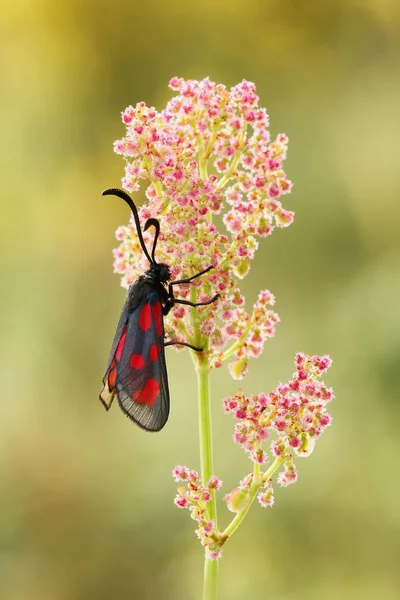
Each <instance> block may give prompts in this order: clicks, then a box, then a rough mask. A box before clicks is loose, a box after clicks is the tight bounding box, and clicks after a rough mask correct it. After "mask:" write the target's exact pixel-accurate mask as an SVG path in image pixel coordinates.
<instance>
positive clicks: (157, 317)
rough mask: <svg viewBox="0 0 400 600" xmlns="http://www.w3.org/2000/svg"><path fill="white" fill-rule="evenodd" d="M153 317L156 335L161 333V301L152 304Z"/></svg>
mask: <svg viewBox="0 0 400 600" xmlns="http://www.w3.org/2000/svg"><path fill="white" fill-rule="evenodd" d="M152 309H153V319H154V322H155V324H156V328H157V333H158V335H162V314H161V303H160V302H156V304H153V307H152Z"/></svg>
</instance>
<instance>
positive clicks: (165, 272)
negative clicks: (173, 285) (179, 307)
mask: <svg viewBox="0 0 400 600" xmlns="http://www.w3.org/2000/svg"><path fill="white" fill-rule="evenodd" d="M146 276H147V278H148V279H151V280H152V281H159V282H160V283H165V282H166V281H169V280H170V279H171V269H170V268H169V266H168V265H165V264H163V263H153V264H152V265H151V267H150V270H149V271H147V273H146Z"/></svg>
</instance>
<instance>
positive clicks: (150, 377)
mask: <svg viewBox="0 0 400 600" xmlns="http://www.w3.org/2000/svg"><path fill="white" fill-rule="evenodd" d="M132 288H133V289H132V302H131V304H130V305H129V306H128V319H127V322H126V324H125V326H126V337H125V341H124V343H123V347H122V353H121V356H120V359H119V360H117V361H116V378H115V390H116V394H117V398H118V402H119V405H120V407H121V409H122V411H123V412H124V413H125V414H126V415H127V416H128V417H129V418H130V419H132V421H134V422H135V423H136V424H137V425H139V427H142V428H143V429H145V430H146V431H160V429H162V428H163V427H164V425H165V423H166V422H167V419H168V415H169V405H170V400H169V388H168V376H167V368H166V363H165V352H164V322H163V316H162V303H161V297H160V294H159V292H158V291H157V289H155V288H154V286H152V285H150V284H147V283H144V282H143V281H140V280H139V281H138V282H137V283H136V285H134V286H132ZM135 288H136V293H135ZM124 308H125V307H124ZM123 314H124V311H123ZM120 322H122V324H121V330H122V331H121V335H123V331H124V327H125V326H124V321H123V319H122V315H121V319H120ZM117 333H118V331H117ZM116 337H117V336H116ZM118 344H119V342H117V344H116V346H115V352H116V351H117V348H118V349H119V350H120V346H119V345H118ZM112 360H113V359H112V358H111V362H112ZM110 364H111V363H110Z"/></svg>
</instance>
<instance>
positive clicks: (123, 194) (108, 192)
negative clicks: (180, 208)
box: [101, 188, 160, 264]
mask: <svg viewBox="0 0 400 600" xmlns="http://www.w3.org/2000/svg"><path fill="white" fill-rule="evenodd" d="M101 195H102V196H117V197H118V198H121V200H124V201H125V202H126V203H127V205H128V206H129V208H130V209H131V211H132V214H133V218H134V219H135V225H136V231H137V234H138V238H139V242H140V245H141V247H142V250H143V252H144V254H145V256H146V258H147V260H148V261H149V263H150V264H152V263H153V262H155V260H154V259H153V260H152V259H151V258H150V254H149V253H148V251H147V248H146V246H145V243H144V239H143V235H142V230H141V227H140V221H139V215H138V211H137V208H136V206H135V204H134V202H133V200H132V198H131V197H130V196H129V194H127V193H126V192H124V191H123V190H119V189H118V188H107V189H106V190H104V192H102V194H101ZM155 220H156V219H148V221H147V223H146V227H145V229H147V224H148V223H149V221H155ZM151 225H153V223H151ZM156 229H157V228H156ZM158 229H160V225H158ZM157 238H158V234H157V231H156V238H155V239H156V240H157ZM152 255H153V256H154V244H153V252H152Z"/></svg>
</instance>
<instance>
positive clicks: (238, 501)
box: [224, 488, 250, 513]
mask: <svg viewBox="0 0 400 600" xmlns="http://www.w3.org/2000/svg"><path fill="white" fill-rule="evenodd" d="M224 500H225V502H226V505H227V507H228V508H229V510H230V511H231V512H234V513H240V512H242V511H243V510H245V509H246V508H247V507H248V506H249V504H250V493H249V492H248V491H247V490H241V489H239V488H235V489H234V490H232V491H231V492H229V494H227V495H226V496H225V498H224Z"/></svg>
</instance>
